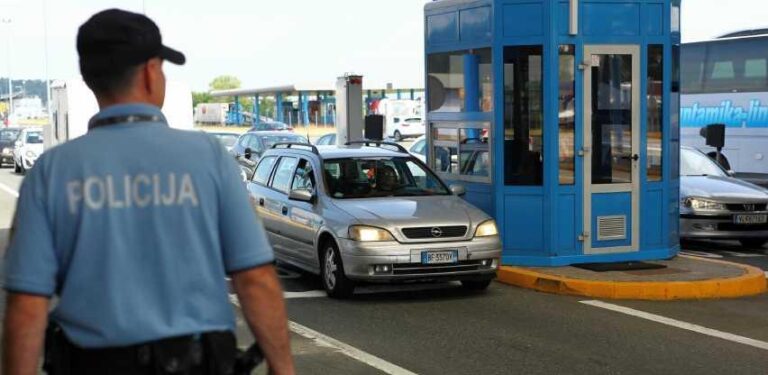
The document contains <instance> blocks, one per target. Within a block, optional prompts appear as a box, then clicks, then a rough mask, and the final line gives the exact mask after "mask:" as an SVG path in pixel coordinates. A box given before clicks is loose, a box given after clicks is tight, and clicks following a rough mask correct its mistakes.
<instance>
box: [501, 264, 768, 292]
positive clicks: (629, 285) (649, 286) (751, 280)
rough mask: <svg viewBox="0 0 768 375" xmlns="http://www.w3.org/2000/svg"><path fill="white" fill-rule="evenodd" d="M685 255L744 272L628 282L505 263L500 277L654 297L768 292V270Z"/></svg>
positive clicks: (521, 283)
mask: <svg viewBox="0 0 768 375" xmlns="http://www.w3.org/2000/svg"><path fill="white" fill-rule="evenodd" d="M681 257H685V258H688V259H695V260H698V261H702V262H713V263H721V264H727V265H729V266H733V267H738V268H741V269H743V270H744V274H743V275H741V276H739V277H733V278H719V279H709V280H698V281H664V282H658V281H643V282H624V281H596V280H585V279H574V278H567V277H563V276H556V275H550V274H546V273H542V272H537V271H535V270H532V269H530V268H523V267H507V266H503V267H501V268H500V269H499V271H498V278H497V281H499V282H501V283H504V284H509V285H514V286H518V287H521V288H526V289H533V290H537V291H540V292H546V293H554V294H564V295H574V296H584V297H592V298H605V299H636V300H654V301H670V300H686V299H718V298H737V297H746V296H754V295H758V294H762V293H765V292H766V289H767V288H768V283H767V282H766V275H765V273H764V272H763V271H762V270H761V269H758V268H756V267H752V266H746V265H742V264H736V263H731V262H724V261H719V260H712V259H701V258H695V257H688V256H684V255H681Z"/></svg>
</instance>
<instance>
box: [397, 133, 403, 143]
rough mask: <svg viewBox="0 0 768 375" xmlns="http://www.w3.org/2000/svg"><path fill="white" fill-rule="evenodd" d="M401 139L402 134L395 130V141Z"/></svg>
mask: <svg viewBox="0 0 768 375" xmlns="http://www.w3.org/2000/svg"><path fill="white" fill-rule="evenodd" d="M402 140H403V135H402V134H400V131H399V130H395V141H397V142H400V141H402Z"/></svg>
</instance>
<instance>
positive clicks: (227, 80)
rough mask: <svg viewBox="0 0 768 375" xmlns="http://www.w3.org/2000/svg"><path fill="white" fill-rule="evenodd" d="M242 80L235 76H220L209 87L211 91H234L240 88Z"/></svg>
mask: <svg viewBox="0 0 768 375" xmlns="http://www.w3.org/2000/svg"><path fill="white" fill-rule="evenodd" d="M240 85H241V83H240V80H239V79H238V78H237V77H235V76H228V75H223V76H218V77H216V78H214V79H213V81H211V83H210V84H209V85H208V87H209V88H210V89H211V90H232V89H239V88H240Z"/></svg>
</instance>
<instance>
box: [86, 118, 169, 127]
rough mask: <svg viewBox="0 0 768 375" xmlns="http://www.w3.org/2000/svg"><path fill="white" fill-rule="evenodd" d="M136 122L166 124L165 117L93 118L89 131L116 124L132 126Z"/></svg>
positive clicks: (89, 124) (89, 123)
mask: <svg viewBox="0 0 768 375" xmlns="http://www.w3.org/2000/svg"><path fill="white" fill-rule="evenodd" d="M136 122H165V118H164V117H163V116H158V115H125V116H114V117H105V118H100V119H97V118H92V119H91V121H89V122H88V130H91V129H96V128H100V127H103V126H109V125H115V124H132V123H136Z"/></svg>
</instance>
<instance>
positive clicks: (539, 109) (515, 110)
mask: <svg viewBox="0 0 768 375" xmlns="http://www.w3.org/2000/svg"><path fill="white" fill-rule="evenodd" d="M542 63H543V60H542V47H541V46H516V47H506V48H504V183H505V184H506V185H533V186H541V185H542V184H543V180H544V171H543V169H544V168H543V165H544V160H543V155H544V154H543V149H544V144H543V139H544V137H543V136H544V132H543V118H544V112H543V105H542V104H543V92H542V88H543V85H542V83H543V75H542V73H543V72H542V70H543V69H542Z"/></svg>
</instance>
